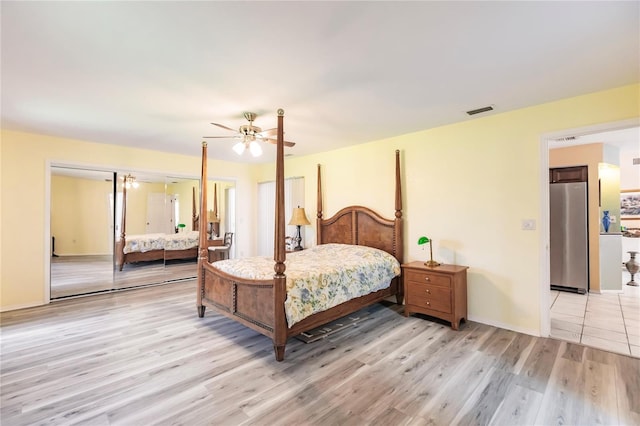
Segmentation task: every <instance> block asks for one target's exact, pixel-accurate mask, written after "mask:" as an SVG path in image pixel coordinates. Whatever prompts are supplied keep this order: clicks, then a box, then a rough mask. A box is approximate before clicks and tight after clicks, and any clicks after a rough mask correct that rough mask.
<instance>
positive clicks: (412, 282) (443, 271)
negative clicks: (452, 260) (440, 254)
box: [402, 261, 468, 330]
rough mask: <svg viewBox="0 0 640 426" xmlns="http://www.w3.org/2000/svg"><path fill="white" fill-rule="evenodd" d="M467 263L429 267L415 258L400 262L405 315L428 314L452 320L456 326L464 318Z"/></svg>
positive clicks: (452, 323) (455, 326) (455, 327)
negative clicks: (409, 261)
mask: <svg viewBox="0 0 640 426" xmlns="http://www.w3.org/2000/svg"><path fill="white" fill-rule="evenodd" d="M467 269H468V267H467V266H461V265H446V264H445V265H440V266H437V267H429V266H426V265H425V264H424V262H419V261H414V262H411V263H405V264H403V265H402V283H403V287H404V296H405V306H404V315H405V316H409V315H411V314H413V313H419V314H424V315H429V316H431V317H436V318H440V319H443V320H445V321H449V322H451V328H453V329H454V330H457V329H458V327H459V325H460V321H462V320H465V321H466V320H467Z"/></svg>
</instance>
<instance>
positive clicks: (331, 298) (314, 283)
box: [212, 244, 400, 327]
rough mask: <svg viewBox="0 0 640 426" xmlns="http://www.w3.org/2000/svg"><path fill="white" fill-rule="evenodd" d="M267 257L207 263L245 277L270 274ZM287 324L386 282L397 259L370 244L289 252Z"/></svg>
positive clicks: (397, 269)
mask: <svg viewBox="0 0 640 426" xmlns="http://www.w3.org/2000/svg"><path fill="white" fill-rule="evenodd" d="M273 264H274V262H273V259H272V258H270V257H250V258H244V259H229V260H222V261H218V262H214V263H213V264H212V266H214V267H215V268H217V269H220V270H221V271H223V272H226V273H228V274H231V275H235V276H238V277H242V278H246V279H255V280H270V279H272V278H273V274H274V272H273ZM286 266H287V269H286V271H285V274H286V276H287V299H286V301H285V312H286V315H287V324H288V325H289V327H291V326H293V325H294V324H295V323H297V322H299V321H301V320H302V319H304V318H306V317H307V316H309V315H311V314H314V313H317V312H321V311H324V310H326V309H329V308H332V307H334V306H336V305H339V304H340V303H343V302H346V301H347V300H350V299H353V298H356V297H359V296H364V295H366V294H369V293H373V292H375V291H378V290H381V289H383V288H386V287H388V286H389V284H390V282H391V279H392V278H393V277H396V276H398V275H400V263H399V262H398V261H397V260H396V258H394V257H393V256H391V255H390V254H389V253H386V252H384V251H382V250H378V249H375V248H371V247H365V246H356V245H346V244H322V245H319V246H316V247H312V248H310V249H307V250H304V251H300V252H295V253H289V254H287V260H286Z"/></svg>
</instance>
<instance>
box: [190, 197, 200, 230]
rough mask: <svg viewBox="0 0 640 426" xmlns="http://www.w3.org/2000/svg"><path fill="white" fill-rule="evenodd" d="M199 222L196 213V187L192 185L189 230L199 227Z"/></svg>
mask: <svg viewBox="0 0 640 426" xmlns="http://www.w3.org/2000/svg"><path fill="white" fill-rule="evenodd" d="M200 217H202V216H200ZM196 221H197V222H196ZM199 222H200V220H199V217H198V215H196V187H195V186H194V187H191V230H192V231H197V230H198V229H199V228H200V227H199V225H200V223H199Z"/></svg>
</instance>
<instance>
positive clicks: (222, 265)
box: [196, 110, 403, 361]
mask: <svg viewBox="0 0 640 426" xmlns="http://www.w3.org/2000/svg"><path fill="white" fill-rule="evenodd" d="M283 115H284V112H283V111H282V110H278V131H277V155H276V206H275V210H276V212H275V216H276V223H275V241H274V249H275V252H274V262H275V264H274V262H271V263H270V264H269V265H270V267H268V268H269V269H270V270H271V271H272V272H270V273H269V272H268V271H267V272H265V271H264V269H262V270H261V271H257V269H256V270H254V267H255V268H257V264H258V263H264V262H265V261H268V259H265V258H248V259H237V260H223V261H219V262H214V263H209V262H208V261H207V246H206V240H205V237H204V235H205V233H204V232H203V230H204V228H203V224H202V223H201V224H200V228H201V229H200V249H199V256H198V286H197V296H196V297H197V302H196V305H197V311H198V315H199V316H200V317H202V316H204V313H205V308H206V307H210V308H213V309H214V310H215V311H217V312H219V313H221V314H223V315H225V316H227V317H229V318H232V319H234V320H236V321H238V322H240V323H242V324H244V325H245V326H247V327H250V328H252V329H254V330H256V331H258V332H259V333H262V334H264V335H265V336H267V337H269V338H271V339H272V340H273V347H274V350H275V357H276V360H278V361H282V360H283V359H284V353H285V345H286V342H287V339H288V338H289V337H292V336H295V335H298V334H300V333H302V332H305V331H308V330H311V329H313V328H316V327H318V326H321V325H323V324H326V323H328V322H331V321H333V320H335V319H338V318H341V317H343V316H345V315H348V314H350V313H353V312H355V311H358V310H360V309H362V308H363V307H365V306H368V305H371V304H373V303H376V302H379V301H381V300H383V299H385V298H387V297H390V296H394V295H395V296H396V300H397V302H398V303H402V298H403V297H402V286H401V284H400V279H399V278H400V277H399V275H400V269H399V266H400V263H401V262H402V254H403V253H402V250H403V242H402V202H401V199H402V197H401V188H400V186H401V185H400V170H399V167H400V159H399V158H400V157H399V151H396V157H395V161H396V173H395V174H396V176H395V178H396V187H395V191H396V194H395V218H394V219H385V218H382V217H381V216H379V215H378V214H377V213H375V212H374V211H373V210H371V209H369V208H367V207H363V206H349V207H345V208H343V209H342V210H340V211H339V212H337V213H336V214H335V215H333V216H332V217H330V218H328V219H323V217H322V215H323V213H322V187H321V169H320V165H318V197H317V200H318V202H317V205H318V212H317V221H316V224H317V229H316V232H317V241H316V243H317V244H318V246H317V247H314V248H312V249H309V250H304V251H302V252H298V253H295V254H289V255H288V257H289V260H287V263H286V264H285V259H286V256H287V255H286V252H285V212H284V144H283V134H284V131H283ZM201 182H202V185H203V188H202V191H201V197H202V199H201V203H200V205H201V206H205V205H206V193H207V191H206V182H207V145H206V143H204V142H203V144H202V170H201ZM200 214H201V215H202V214H203V210H202V207H201V213H200ZM350 247H351V248H353V249H354V250H359V251H358V252H357V253H355V254H345V255H342V253H347V251H349V253H352V252H351V248H350ZM334 248H335V249H337V250H340V251H339V253H341V254H340V255H335V252H328V251H329V250H333V249H334ZM364 251H366V252H364ZM331 253H334V254H331ZM303 256H307V257H316V258H322V257H323V256H324V257H325V258H327V257H328V258H330V259H332V262H331V263H338V262H337V260H338V259H340V260H342V259H341V258H343V257H344V258H358V259H359V262H360V265H355V266H354V265H348V266H345V267H347V268H351V269H348V270H340V269H338V270H332V271H329V270H328V269H336V268H333V265H329V264H326V265H325V266H323V268H324V267H326V268H327V269H322V273H321V274H319V275H315V276H312V277H309V276H305V277H302V278H300V275H299V274H301V271H303V270H305V269H309V270H313V269H314V268H319V267H320V266H317V265H314V266H312V267H308V264H306V263H305V264H299V263H298V262H300V261H301V259H299V258H300V257H303ZM363 259H364V260H363ZM316 260H317V259H316ZM370 261H371V262H370ZM234 262H235V263H234ZM374 262H375V266H374ZM365 263H366V266H365ZM262 266H264V265H262ZM234 268H235V269H234ZM372 268H373V269H372ZM229 271H232V272H229ZM274 272H275V273H274ZM285 273H287V274H288V275H289V276H287V274H285ZM332 274H338V275H343V276H348V277H349V278H354V277H356V276H357V277H361V276H366V277H367V278H366V281H367V282H366V283H364V284H365V287H366V288H365V289H358V290H354V288H355V284H354V283H353V282H350V283H347V284H344V283H343V282H340V283H337V282H333V281H332V280H333V278H329V281H332V282H329V283H327V282H325V278H326V277H325V275H326V276H329V277H331V276H333V275H332ZM302 281H306V283H307V284H308V283H314V284H315V286H316V287H324V286H327V285H328V286H331V285H333V286H334V287H330V288H328V290H327V291H329V294H330V295H332V296H331V297H332V298H333V299H335V300H333V301H332V303H333V304H329V305H328V306H330V307H328V308H327V309H324V308H322V309H324V310H321V311H314V310H313V309H309V312H308V313H306V314H305V315H306V316H305V315H303V316H296V314H297V313H299V312H297V311H299V310H305V309H306V308H305V307H301V306H302V305H296V303H300V302H301V301H302V302H304V300H305V299H308V298H309V297H313V296H310V294H311V293H312V292H315V291H316V290H317V288H315V289H314V290H313V291H311V290H309V289H306V288H300V287H298V285H299V283H300V282H302ZM369 281H371V282H369ZM373 281H377V282H373ZM302 285H304V283H303V284H302ZM366 285H368V287H367V286H366ZM335 286H341V288H340V290H339V291H337V290H336V287H335ZM352 290H354V291H359V292H360V293H358V294H357V295H355V296H354V295H353V294H352ZM340 292H344V293H345V294H339V295H336V294H338V293H340ZM294 293H295V294H297V295H298V296H300V295H301V296H300V297H298V299H295V297H294V296H293V294H294ZM318 297H319V298H323V297H325V296H324V295H319V296H318ZM289 299H295V300H294V301H293V302H292V301H291V300H289ZM313 303H314V304H316V303H317V300H315V301H314V302H313ZM292 304H293V305H294V306H293V309H292ZM292 312H293V313H292ZM294 316H295V318H294V320H295V322H293V321H291V319H292V318H293V317H294ZM288 319H289V322H288Z"/></svg>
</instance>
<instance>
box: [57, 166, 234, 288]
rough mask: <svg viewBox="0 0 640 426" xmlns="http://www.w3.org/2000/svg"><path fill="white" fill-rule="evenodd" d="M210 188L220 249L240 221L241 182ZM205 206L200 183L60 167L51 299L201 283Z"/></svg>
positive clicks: (212, 228)
mask: <svg viewBox="0 0 640 426" xmlns="http://www.w3.org/2000/svg"><path fill="white" fill-rule="evenodd" d="M209 188H212V189H211V192H212V194H209V195H208V200H209V204H210V205H209V206H207V207H208V208H207V212H208V213H207V217H206V218H205V220H207V225H208V231H209V232H208V235H207V244H208V245H210V246H215V245H221V244H222V239H223V235H224V232H229V231H230V230H232V228H233V227H234V224H235V221H234V220H231V219H230V218H229V212H234V211H235V209H234V206H231V205H230V203H229V195H228V194H230V193H231V194H234V188H235V185H234V183H233V182H225V181H215V180H212V181H210V183H209ZM212 200H213V201H212ZM234 200H235V198H234V197H232V200H231V202H232V203H233V202H234ZM199 203H200V181H199V179H195V178H183V177H171V176H163V175H159V174H158V175H154V174H150V173H144V174H143V173H137V172H135V171H130V172H106V171H96V170H85V169H77V168H68V167H57V166H56V167H52V168H51V237H52V238H51V240H52V248H53V250H52V253H53V255H52V258H51V299H58V298H63V297H69V296H76V295H82V294H91V293H99V292H105V291H111V290H116V289H125V288H132V287H137V286H143V285H150V284H160V283H166V282H173V281H180V280H184V279H192V278H195V277H196V275H197V256H198V242H199V238H198V235H199V233H198V226H199V220H200V218H199V212H200V206H199Z"/></svg>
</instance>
